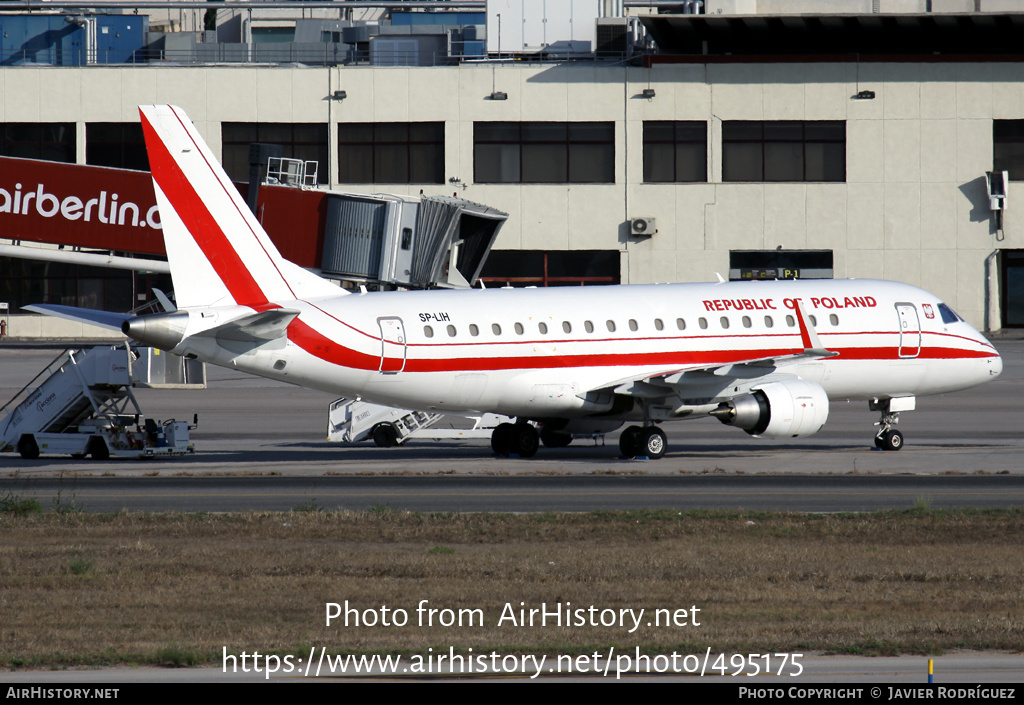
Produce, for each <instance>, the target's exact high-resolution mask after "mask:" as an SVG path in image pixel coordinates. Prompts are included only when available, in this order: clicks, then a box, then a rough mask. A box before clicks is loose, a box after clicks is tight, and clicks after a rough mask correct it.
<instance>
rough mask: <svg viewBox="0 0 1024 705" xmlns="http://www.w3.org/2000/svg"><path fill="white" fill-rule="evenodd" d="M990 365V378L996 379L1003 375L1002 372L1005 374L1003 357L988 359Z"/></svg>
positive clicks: (997, 356)
mask: <svg viewBox="0 0 1024 705" xmlns="http://www.w3.org/2000/svg"><path fill="white" fill-rule="evenodd" d="M988 364H989V367H988V374H989V377H990V378H992V379H994V378H996V377H998V376H999V375H1000V374H1002V372H1003V358H1002V357H1000V356H999V355H996V356H995V357H990V358H989V359H988Z"/></svg>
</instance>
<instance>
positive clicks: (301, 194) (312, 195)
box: [0, 157, 327, 267]
mask: <svg viewBox="0 0 1024 705" xmlns="http://www.w3.org/2000/svg"><path fill="white" fill-rule="evenodd" d="M240 191H242V196H243V198H244V197H245V191H246V188H245V186H244V185H242V186H241V188H240ZM326 210H327V209H326V197H325V193H324V192H323V191H303V190H301V189H297V188H289V187H280V186H276V187H275V186H264V187H261V188H260V199H259V204H258V207H257V211H256V212H257V214H258V217H259V220H260V222H261V223H263V227H264V228H265V229H266V230H267V234H268V235H270V239H271V240H273V242H274V244H275V245H277V248H278V249H279V250H280V251H281V254H282V255H284V257H285V258H286V259H289V260H291V261H292V262H295V263H296V264H298V265H299V266H302V267H315V266H317V265H318V264H319V262H320V249H321V246H322V242H323V228H324V222H325V220H326ZM0 237H3V238H9V239H12V240H28V241H31V242H47V243H53V244H58V245H65V246H69V247H83V248H87V249H97V250H116V251H120V252H135V253H139V254H147V255H162V254H164V240H163V235H162V233H161V231H160V214H159V211H158V210H157V207H156V197H155V196H154V195H153V180H152V178H151V177H150V175H149V172H146V171H131V170H128V169H111V168H108V167H98V166H82V165H80V164H63V163H60V162H45V161H37V160H34V159H15V158H13V157H0Z"/></svg>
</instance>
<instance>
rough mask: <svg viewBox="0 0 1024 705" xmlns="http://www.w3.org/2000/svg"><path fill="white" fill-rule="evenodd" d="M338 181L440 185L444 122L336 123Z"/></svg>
mask: <svg viewBox="0 0 1024 705" xmlns="http://www.w3.org/2000/svg"><path fill="white" fill-rule="evenodd" d="M338 181H339V182H340V183H343V184H442V183H444V123H443V122H351V123H341V124H339V125H338Z"/></svg>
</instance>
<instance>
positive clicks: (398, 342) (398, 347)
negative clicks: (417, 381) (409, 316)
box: [377, 317, 405, 374]
mask: <svg viewBox="0 0 1024 705" xmlns="http://www.w3.org/2000/svg"><path fill="white" fill-rule="evenodd" d="M377 324H378V325H379V326H380V368H379V369H380V371H381V372H383V373H385V374H388V373H390V374H394V373H396V372H401V371H402V370H404V369H405V326H404V325H402V319H401V318H397V317H389V318H378V319H377Z"/></svg>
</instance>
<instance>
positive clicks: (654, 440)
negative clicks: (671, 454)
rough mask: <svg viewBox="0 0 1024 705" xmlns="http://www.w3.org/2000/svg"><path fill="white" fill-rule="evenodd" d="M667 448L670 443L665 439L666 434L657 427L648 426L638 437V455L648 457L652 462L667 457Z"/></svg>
mask: <svg viewBox="0 0 1024 705" xmlns="http://www.w3.org/2000/svg"><path fill="white" fill-rule="evenodd" d="M667 447H668V442H667V439H666V437H665V432H664V431H662V430H661V429H660V428H658V427H657V426H648V427H647V428H645V429H643V430H642V431H640V433H639V434H638V435H637V438H636V454H637V455H646V456H647V457H648V458H650V459H651V460H657V459H658V458H660V457H662V456H663V455H665V450H666V449H667Z"/></svg>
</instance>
